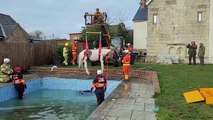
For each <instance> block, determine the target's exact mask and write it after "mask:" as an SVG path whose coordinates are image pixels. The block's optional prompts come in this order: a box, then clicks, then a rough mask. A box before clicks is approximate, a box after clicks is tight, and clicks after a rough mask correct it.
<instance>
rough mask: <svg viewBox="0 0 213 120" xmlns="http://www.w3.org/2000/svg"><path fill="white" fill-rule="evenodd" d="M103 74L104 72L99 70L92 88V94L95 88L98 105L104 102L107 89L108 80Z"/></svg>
mask: <svg viewBox="0 0 213 120" xmlns="http://www.w3.org/2000/svg"><path fill="white" fill-rule="evenodd" d="M102 74H103V71H102V70H97V76H96V77H95V78H94V80H93V83H92V87H91V92H92V90H93V89H94V88H95V95H96V98H97V103H98V105H100V104H101V103H102V102H103V101H104V93H105V91H106V89H107V80H106V78H105V77H104V76H103V75H102Z"/></svg>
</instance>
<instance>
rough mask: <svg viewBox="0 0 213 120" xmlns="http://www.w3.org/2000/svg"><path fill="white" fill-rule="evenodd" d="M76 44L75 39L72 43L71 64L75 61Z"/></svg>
mask: <svg viewBox="0 0 213 120" xmlns="http://www.w3.org/2000/svg"><path fill="white" fill-rule="evenodd" d="M76 45H77V41H75V42H74V43H73V44H72V64H73V65H75V63H76Z"/></svg>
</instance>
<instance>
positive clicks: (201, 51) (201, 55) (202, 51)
mask: <svg viewBox="0 0 213 120" xmlns="http://www.w3.org/2000/svg"><path fill="white" fill-rule="evenodd" d="M204 56H205V46H204V45H203V43H200V47H199V50H198V57H199V59H200V64H201V65H204Z"/></svg>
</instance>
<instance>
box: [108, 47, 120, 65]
mask: <svg viewBox="0 0 213 120" xmlns="http://www.w3.org/2000/svg"><path fill="white" fill-rule="evenodd" d="M105 59H106V60H112V61H113V62H114V65H115V66H117V65H118V64H119V61H120V57H119V55H118V53H117V52H116V50H111V51H109V52H108V53H107V54H106V56H105Z"/></svg>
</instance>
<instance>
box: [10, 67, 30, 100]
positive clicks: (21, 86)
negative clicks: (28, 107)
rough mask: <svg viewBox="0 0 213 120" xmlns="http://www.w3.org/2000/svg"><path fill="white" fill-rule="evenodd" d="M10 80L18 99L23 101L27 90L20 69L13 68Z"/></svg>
mask: <svg viewBox="0 0 213 120" xmlns="http://www.w3.org/2000/svg"><path fill="white" fill-rule="evenodd" d="M12 80H13V83H14V85H15V88H16V91H17V92H18V96H19V99H20V100H21V99H23V96H24V91H25V89H26V88H27V86H26V81H25V79H24V78H23V75H22V74H21V68H20V67H15V68H14V72H13V74H12Z"/></svg>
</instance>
